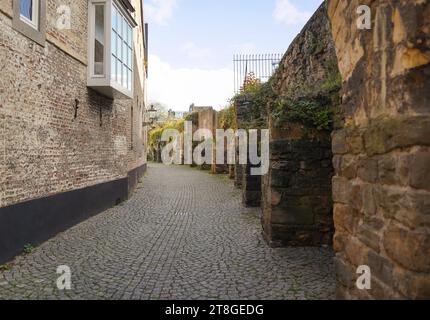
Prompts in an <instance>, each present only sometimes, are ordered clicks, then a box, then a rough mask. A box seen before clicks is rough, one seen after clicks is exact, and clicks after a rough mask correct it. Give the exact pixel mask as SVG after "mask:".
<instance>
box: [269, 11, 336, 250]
mask: <svg viewBox="0 0 430 320" xmlns="http://www.w3.org/2000/svg"><path fill="white" fill-rule="evenodd" d="M331 65H335V66H336V68H335V69H334V70H332V69H333V68H331ZM336 71H337V65H336V55H335V50H334V46H333V42H332V38H331V32H330V24H329V20H328V17H327V13H326V8H325V6H324V5H322V6H321V7H320V8H319V9H318V11H317V12H316V13H315V14H314V15H313V17H312V18H311V19H310V20H309V22H308V23H307V24H306V26H305V27H304V29H303V30H302V31H301V33H300V34H299V35H298V36H297V38H296V39H295V40H294V41H293V43H292V44H291V46H290V47H289V49H288V51H287V52H286V54H285V56H284V57H283V59H282V61H281V63H280V66H279V68H278V70H277V72H276V73H275V74H274V75H273V77H272V78H271V80H270V84H271V85H272V87H273V89H274V91H275V94H276V95H277V97H278V99H279V98H284V99H290V100H291V101H293V102H294V103H295V102H296V101H299V102H300V101H304V98H303V97H305V98H306V99H308V97H309V96H310V97H312V103H314V104H315V105H316V109H317V110H315V111H314V112H317V111H318V110H319V109H322V108H323V107H325V106H323V103H322V102H320V100H321V99H320V98H317V97H318V95H320V92H321V91H323V88H324V87H325V86H326V84H327V83H328V81H329V80H330V78H331V77H332V76H333V75H332V73H336ZM335 94H336V92H335ZM315 101H316V102H315ZM267 111H268V118H269V127H270V140H271V142H270V169H269V173H268V174H267V175H265V176H264V177H263V181H262V184H263V187H262V190H263V196H262V207H263V229H264V236H265V238H266V240H267V242H268V243H269V244H270V245H272V246H285V245H293V246H298V245H306V246H308V245H324V244H331V242H332V235H333V232H334V230H333V219H332V201H331V179H332V176H333V167H332V165H331V158H332V154H331V143H330V134H329V131H327V130H325V131H321V132H320V131H318V130H316V129H315V128H308V127H307V126H306V124H304V123H300V121H297V122H292V121H286V122H283V123H282V124H278V123H277V120H276V119H275V116H274V109H273V108H272V107H271V106H270V104H269V107H268V109H267ZM299 111H301V110H300V109H299ZM281 112H282V113H283V114H284V115H288V113H289V112H291V111H290V110H289V108H288V107H285V108H284V109H283V110H281Z"/></svg>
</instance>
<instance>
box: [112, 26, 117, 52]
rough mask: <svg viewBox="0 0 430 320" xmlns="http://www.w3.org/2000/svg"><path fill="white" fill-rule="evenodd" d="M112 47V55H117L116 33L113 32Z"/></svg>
mask: <svg viewBox="0 0 430 320" xmlns="http://www.w3.org/2000/svg"><path fill="white" fill-rule="evenodd" d="M111 42H112V43H111V45H112V49H111V51H112V54H113V55H116V32H115V31H112V36H111Z"/></svg>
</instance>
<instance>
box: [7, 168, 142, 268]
mask: <svg viewBox="0 0 430 320" xmlns="http://www.w3.org/2000/svg"><path fill="white" fill-rule="evenodd" d="M146 168H147V167H146V164H145V165H143V166H142V167H139V168H137V169H135V170H133V171H131V172H130V173H129V174H128V177H127V178H123V179H119V180H115V181H110V182H106V183H102V184H98V185H95V186H90V187H87V188H84V189H79V190H73V191H69V192H64V193H60V194H56V195H53V196H49V197H45V198H40V199H35V200H30V201H27V202H23V203H19V204H15V205H12V206H9V207H4V208H0V264H1V263H4V262H7V261H9V260H11V259H12V258H13V257H14V256H16V255H18V254H20V253H21V252H22V250H23V248H24V246H25V245H26V244H31V245H37V244H40V243H42V242H44V241H46V240H48V239H50V238H52V237H53V236H55V235H56V234H58V233H60V232H63V231H65V230H67V229H68V228H70V227H72V226H74V225H76V224H78V223H80V222H82V221H84V220H86V219H88V218H90V217H92V216H94V215H96V214H98V213H100V212H103V211H105V210H107V209H109V208H111V207H113V206H115V205H118V204H119V203H121V202H123V201H125V200H127V199H128V197H129V196H130V194H131V192H132V191H133V190H134V189H135V188H136V186H137V183H138V180H139V179H140V178H141V177H142V176H143V174H144V173H145V171H146Z"/></svg>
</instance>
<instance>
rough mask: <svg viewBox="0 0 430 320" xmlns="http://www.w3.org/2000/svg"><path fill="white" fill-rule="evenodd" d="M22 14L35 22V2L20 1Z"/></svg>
mask: <svg viewBox="0 0 430 320" xmlns="http://www.w3.org/2000/svg"><path fill="white" fill-rule="evenodd" d="M20 7H21V8H20V9H21V14H22V15H23V16H24V17H26V18H27V19H28V20H33V0H21V1H20Z"/></svg>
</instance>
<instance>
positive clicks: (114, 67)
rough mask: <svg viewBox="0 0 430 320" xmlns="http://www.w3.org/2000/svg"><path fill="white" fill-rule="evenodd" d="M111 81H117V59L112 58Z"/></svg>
mask: <svg viewBox="0 0 430 320" xmlns="http://www.w3.org/2000/svg"><path fill="white" fill-rule="evenodd" d="M110 75H111V79H112V80H113V81H116V58H115V57H114V56H111V70H110Z"/></svg>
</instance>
